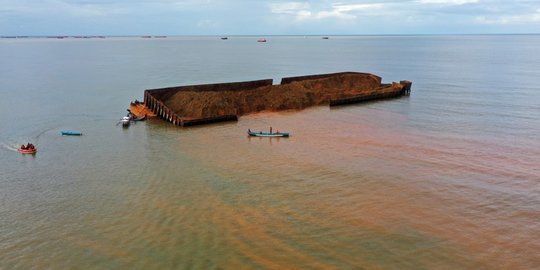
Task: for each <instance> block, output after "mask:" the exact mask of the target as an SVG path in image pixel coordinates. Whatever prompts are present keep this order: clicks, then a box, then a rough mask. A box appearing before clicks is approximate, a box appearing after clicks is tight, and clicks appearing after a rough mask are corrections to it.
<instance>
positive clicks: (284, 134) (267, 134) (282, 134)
mask: <svg viewBox="0 0 540 270" xmlns="http://www.w3.org/2000/svg"><path fill="white" fill-rule="evenodd" d="M248 135H249V136H253V137H289V132H272V133H270V132H262V131H259V132H255V131H248Z"/></svg>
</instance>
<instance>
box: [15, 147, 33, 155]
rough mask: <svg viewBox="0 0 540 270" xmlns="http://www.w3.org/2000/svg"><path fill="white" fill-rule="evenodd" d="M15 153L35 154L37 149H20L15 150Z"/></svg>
mask: <svg viewBox="0 0 540 270" xmlns="http://www.w3.org/2000/svg"><path fill="white" fill-rule="evenodd" d="M17 151H18V152H19V153H22V154H35V153H36V152H37V149H36V148H34V149H21V148H19V149H17Z"/></svg>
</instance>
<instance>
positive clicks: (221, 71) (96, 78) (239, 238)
mask: <svg viewBox="0 0 540 270" xmlns="http://www.w3.org/2000/svg"><path fill="white" fill-rule="evenodd" d="M257 38H258V37H230V38H229V40H226V41H222V40H220V39H219V37H193V38H190V37H169V38H163V39H141V38H106V39H63V40H56V39H1V40H0V94H1V95H0V269H88V268H89V269H534V268H536V269H538V267H539V266H540V255H539V254H540V240H539V239H540V138H539V135H540V83H539V78H540V46H539V44H540V36H534V35H532V36H526V35H525V36H521V35H518V36H403V37H401V36H361V37H330V39H328V40H323V39H321V38H320V37H267V39H268V42H267V43H257V42H256V39H257ZM339 71H363V72H371V73H374V74H377V75H380V76H382V78H383V81H384V82H391V81H399V80H403V79H407V80H411V81H413V92H412V95H411V96H410V97H403V98H399V99H393V100H388V101H380V102H371V103H367V104H359V105H353V106H345V107H337V108H329V107H327V106H321V107H312V108H309V109H306V110H302V111H285V112H277V113H271V112H264V113H259V114H252V115H247V116H243V117H241V118H240V120H239V121H238V122H233V123H222V124H215V125H210V126H203V127H194V128H177V127H174V126H172V125H170V124H168V123H166V122H162V121H160V120H153V121H152V120H151V121H147V122H141V123H137V124H136V125H132V126H131V127H129V128H127V129H122V128H121V127H119V126H116V123H117V122H118V119H119V118H120V117H122V116H124V115H125V113H126V108H128V105H129V102H130V101H132V100H135V99H139V100H141V99H142V96H143V91H144V90H145V89H148V88H159V87H166V86H175V85H186V84H199V83H215V82H231V81H243V80H256V79H268V78H273V79H275V80H277V81H275V83H278V82H279V81H278V79H279V78H281V77H285V76H296V75H307V74H317V73H328V72H339ZM270 126H272V127H273V128H274V130H275V129H279V130H282V131H289V132H291V133H292V137H290V138H288V139H275V138H274V139H268V138H251V139H250V138H248V137H247V136H246V134H245V131H246V130H247V129H248V128H251V129H253V130H266V129H268V128H269V127H270ZM61 130H75V131H81V132H83V133H84V136H82V137H62V136H60V131H61ZM26 142H33V143H34V144H36V145H37V147H38V149H39V151H38V153H37V154H36V155H35V156H29V155H21V154H19V153H18V152H17V151H16V148H17V146H18V145H20V144H22V143H26Z"/></svg>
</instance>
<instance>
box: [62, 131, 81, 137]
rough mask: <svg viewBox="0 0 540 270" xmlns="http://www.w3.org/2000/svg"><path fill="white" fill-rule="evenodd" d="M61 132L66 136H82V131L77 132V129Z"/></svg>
mask: <svg viewBox="0 0 540 270" xmlns="http://www.w3.org/2000/svg"><path fill="white" fill-rule="evenodd" d="M61 133H62V135H65V136H82V133H81V132H76V131H62V132H61Z"/></svg>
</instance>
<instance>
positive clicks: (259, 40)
mask: <svg viewBox="0 0 540 270" xmlns="http://www.w3.org/2000/svg"><path fill="white" fill-rule="evenodd" d="M257 42H266V39H265V38H260V39H258V40H257Z"/></svg>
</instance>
